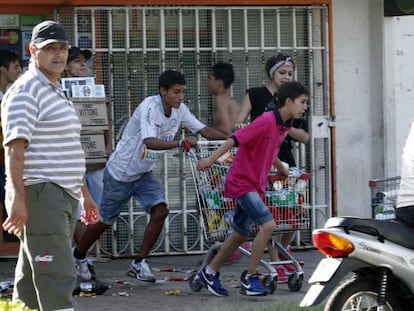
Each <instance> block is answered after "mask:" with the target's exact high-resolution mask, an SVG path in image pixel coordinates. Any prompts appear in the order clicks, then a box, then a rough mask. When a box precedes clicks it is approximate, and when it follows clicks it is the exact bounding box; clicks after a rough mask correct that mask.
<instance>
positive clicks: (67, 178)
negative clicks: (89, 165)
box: [1, 63, 85, 199]
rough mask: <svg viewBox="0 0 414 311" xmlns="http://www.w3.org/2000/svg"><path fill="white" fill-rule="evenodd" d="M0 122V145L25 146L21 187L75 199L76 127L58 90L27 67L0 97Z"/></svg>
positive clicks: (81, 163)
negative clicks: (45, 185)
mask: <svg viewBox="0 0 414 311" xmlns="http://www.w3.org/2000/svg"><path fill="white" fill-rule="evenodd" d="M1 119H2V125H3V135H4V141H3V145H6V144H7V143H9V142H10V141H12V140H14V139H17V138H23V139H25V140H26V141H27V145H26V149H25V154H24V156H25V160H24V176H23V179H24V184H25V185H26V186H28V185H33V184H37V183H42V182H51V183H55V184H57V185H59V186H61V187H62V188H63V189H65V190H66V191H67V192H68V193H69V194H70V195H72V196H73V197H75V198H77V199H79V198H80V197H81V191H80V186H81V185H82V184H83V176H84V174H85V155H84V152H83V149H82V145H81V143H80V129H81V124H80V120H79V118H78V115H77V113H76V111H75V108H74V107H73V104H72V102H70V101H69V100H68V99H67V98H66V97H65V95H64V93H63V91H62V87H61V86H60V84H57V85H53V84H52V83H51V82H50V80H49V79H48V78H47V77H46V76H45V75H44V74H43V73H42V72H41V71H40V70H39V69H38V68H36V67H35V66H34V64H32V63H31V64H30V66H29V69H28V71H26V72H25V73H24V74H23V75H22V76H21V77H20V78H19V79H18V80H17V81H16V82H15V83H14V84H13V85H12V86H11V87H10V88H9V89H8V90H7V92H6V94H5V95H4V97H3V101H2V103H1ZM9 187H11V185H10V180H8V179H7V180H6V189H7V188H9Z"/></svg>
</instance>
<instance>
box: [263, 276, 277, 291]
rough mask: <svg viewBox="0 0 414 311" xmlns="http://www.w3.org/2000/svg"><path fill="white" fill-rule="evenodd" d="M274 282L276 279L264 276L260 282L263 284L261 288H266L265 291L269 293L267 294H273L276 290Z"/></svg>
mask: <svg viewBox="0 0 414 311" xmlns="http://www.w3.org/2000/svg"><path fill="white" fill-rule="evenodd" d="M276 281H277V277H276V278H272V277H271V276H270V275H266V276H265V277H264V278H263V280H262V282H263V286H264V287H265V288H267V290H268V291H269V294H273V293H274V292H275V290H276Z"/></svg>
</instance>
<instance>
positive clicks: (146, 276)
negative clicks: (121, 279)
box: [127, 259, 155, 283]
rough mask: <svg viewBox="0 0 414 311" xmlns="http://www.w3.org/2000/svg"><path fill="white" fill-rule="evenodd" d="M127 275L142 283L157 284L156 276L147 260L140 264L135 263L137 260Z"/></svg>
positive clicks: (132, 263) (133, 262)
mask: <svg viewBox="0 0 414 311" xmlns="http://www.w3.org/2000/svg"><path fill="white" fill-rule="evenodd" d="M127 274H128V275H129V276H131V277H135V278H137V279H138V280H141V281H146V282H152V283H154V282H155V276H154V274H152V270H151V268H150V266H149V265H148V263H147V262H146V261H145V259H142V261H141V262H140V263H135V260H133V261H132V262H131V265H130V267H129V271H128V272H127Z"/></svg>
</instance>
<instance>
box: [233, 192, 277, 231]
mask: <svg viewBox="0 0 414 311" xmlns="http://www.w3.org/2000/svg"><path fill="white" fill-rule="evenodd" d="M236 201H237V208H236V213H235V215H234V218H233V224H232V227H233V229H234V230H235V231H237V232H238V233H239V234H241V235H243V236H246V237H249V236H250V230H251V227H252V225H261V224H263V223H266V222H268V221H270V220H272V219H273V215H272V214H271V213H270V211H269V209H268V208H267V206H266V204H264V202H263V200H262V198H261V197H260V195H259V194H258V193H257V192H248V193H246V194H244V195H243V196H241V197H239V198H237V199H236Z"/></svg>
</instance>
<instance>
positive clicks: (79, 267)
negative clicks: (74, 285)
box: [75, 258, 92, 281]
mask: <svg viewBox="0 0 414 311" xmlns="http://www.w3.org/2000/svg"><path fill="white" fill-rule="evenodd" d="M75 269H76V275H77V276H78V277H80V278H81V279H82V280H83V281H90V280H92V274H91V272H90V271H89V267H88V259H87V258H84V259H76V258H75Z"/></svg>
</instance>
